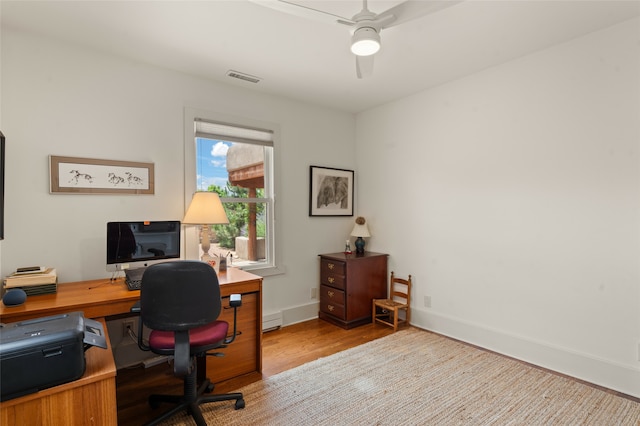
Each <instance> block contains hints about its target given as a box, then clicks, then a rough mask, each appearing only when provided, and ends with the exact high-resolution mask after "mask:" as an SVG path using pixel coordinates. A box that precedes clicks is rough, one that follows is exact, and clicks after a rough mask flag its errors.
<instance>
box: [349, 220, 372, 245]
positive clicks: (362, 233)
mask: <svg viewBox="0 0 640 426" xmlns="http://www.w3.org/2000/svg"><path fill="white" fill-rule="evenodd" d="M351 236H352V237H358V238H356V241H355V243H354V244H355V246H356V254H362V253H364V239H363V237H370V236H371V234H370V233H369V228H368V227H367V224H366V221H365V220H364V217H362V216H358V218H357V219H356V225H355V226H354V227H353V231H351Z"/></svg>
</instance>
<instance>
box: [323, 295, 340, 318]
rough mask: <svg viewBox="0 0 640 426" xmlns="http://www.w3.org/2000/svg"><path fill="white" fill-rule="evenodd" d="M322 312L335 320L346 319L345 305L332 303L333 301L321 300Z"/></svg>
mask: <svg viewBox="0 0 640 426" xmlns="http://www.w3.org/2000/svg"><path fill="white" fill-rule="evenodd" d="M320 312H324V313H325V314H329V315H331V316H333V317H335V318H339V319H342V320H344V319H345V318H346V317H345V311H344V305H339V304H337V303H332V302H331V301H327V300H326V299H321V300H320Z"/></svg>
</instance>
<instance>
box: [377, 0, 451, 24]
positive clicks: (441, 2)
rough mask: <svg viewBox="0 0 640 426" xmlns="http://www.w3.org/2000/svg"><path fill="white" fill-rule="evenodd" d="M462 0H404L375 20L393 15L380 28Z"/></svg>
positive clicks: (429, 12) (436, 10)
mask: <svg viewBox="0 0 640 426" xmlns="http://www.w3.org/2000/svg"><path fill="white" fill-rule="evenodd" d="M462 1H463V0H426V1H413V0H412V1H405V2H403V3H400V4H399V5H397V6H394V7H392V8H391V9H388V10H386V11H384V12H382V13H380V14H379V15H378V16H377V17H376V21H379V20H382V19H385V18H387V17H389V16H394V17H395V19H392V20H390V21H389V22H388V23H387V24H383V25H382V28H390V27H394V26H396V25H398V24H402V23H403V22H407V21H411V20H412V19H417V18H420V17H422V16H425V15H429V14H431V13H435V12H438V11H440V10H442V9H446V8H447V7H451V6H453V5H456V4H458V3H462Z"/></svg>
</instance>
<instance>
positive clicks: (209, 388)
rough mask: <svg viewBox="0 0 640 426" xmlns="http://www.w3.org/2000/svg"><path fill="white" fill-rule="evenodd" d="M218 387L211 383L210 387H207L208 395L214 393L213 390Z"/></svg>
mask: <svg viewBox="0 0 640 426" xmlns="http://www.w3.org/2000/svg"><path fill="white" fill-rule="evenodd" d="M215 387H216V385H214V384H213V383H209V385H208V386H207V387H206V389H205V392H206V393H211V392H213V389H215Z"/></svg>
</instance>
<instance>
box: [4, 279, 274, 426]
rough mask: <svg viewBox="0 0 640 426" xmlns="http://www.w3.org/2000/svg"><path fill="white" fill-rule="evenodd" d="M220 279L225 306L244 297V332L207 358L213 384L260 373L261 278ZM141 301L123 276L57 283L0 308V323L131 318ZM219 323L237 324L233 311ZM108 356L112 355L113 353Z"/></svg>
mask: <svg viewBox="0 0 640 426" xmlns="http://www.w3.org/2000/svg"><path fill="white" fill-rule="evenodd" d="M218 279H219V281H220V293H221V296H222V299H223V302H222V306H223V307H225V306H229V303H228V300H227V299H228V298H229V296H230V295H231V294H236V293H240V294H242V306H241V307H240V308H238V319H237V324H238V332H239V333H240V334H239V335H238V336H237V337H236V340H235V341H234V342H233V343H231V344H230V345H229V346H228V347H227V348H226V349H223V350H220V351H221V352H224V353H225V354H226V356H225V357H223V358H218V357H209V358H210V360H209V362H208V363H207V377H209V378H211V381H212V382H214V383H216V382H220V381H222V380H227V379H230V378H232V377H237V376H241V375H243V374H247V373H252V372H258V373H260V372H262V277H259V276H257V275H254V274H251V273H249V272H246V271H243V270H241V269H237V268H229V269H227V271H226V272H223V273H221V274H219V275H218ZM139 299H140V291H139V290H135V291H129V289H127V286H126V284H125V283H124V279H122V278H120V279H117V280H115V281H110V280H109V279H102V280H92V281H78V282H73V283H62V284H58V292H57V293H55V294H46V295H39V296H29V297H28V298H27V301H26V302H25V304H24V305H22V306H16V307H6V306H4V305H1V306H0V322H4V323H9V322H16V321H23V320H26V319H30V318H38V317H44V316H48V315H55V314H59V313H64V312H73V311H82V312H84V316H85V317H87V318H102V317H110V316H117V315H130V309H131V306H132V305H133V304H134V303H135V302H137V301H138V300H139ZM220 319H221V320H225V321H227V322H228V323H229V324H233V309H223V312H222V314H221V315H220ZM105 331H106V327H105ZM91 350H93V349H91ZM108 352H109V354H110V355H111V351H108ZM111 357H112V361H113V356H112V355H111ZM114 386H115V384H114ZM39 394H40V393H38V394H35V395H39ZM3 405H4V404H3ZM1 424H3V425H4V424H5V423H1ZM75 424H89V423H88V422H79V423H75Z"/></svg>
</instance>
